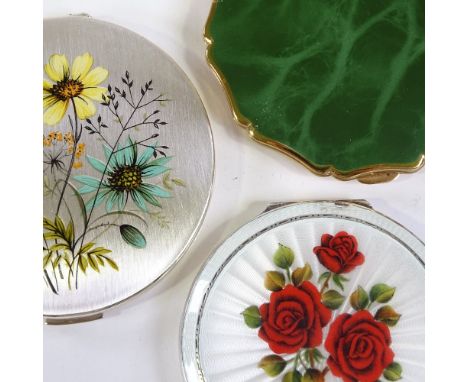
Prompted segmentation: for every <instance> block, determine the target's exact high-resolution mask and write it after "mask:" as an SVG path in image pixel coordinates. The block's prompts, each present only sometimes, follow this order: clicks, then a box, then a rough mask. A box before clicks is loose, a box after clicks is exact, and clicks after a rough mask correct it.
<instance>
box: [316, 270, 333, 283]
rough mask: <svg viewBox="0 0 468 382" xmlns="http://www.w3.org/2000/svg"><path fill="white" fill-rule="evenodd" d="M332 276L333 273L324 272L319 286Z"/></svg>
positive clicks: (319, 280)
mask: <svg viewBox="0 0 468 382" xmlns="http://www.w3.org/2000/svg"><path fill="white" fill-rule="evenodd" d="M330 275H331V272H323V273H322V274H321V275H320V277H319V279H318V282H319V284H320V283H321V282H323V281H325V280H326V279H327V278H328V277H330Z"/></svg>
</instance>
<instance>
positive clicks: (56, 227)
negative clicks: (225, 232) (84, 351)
mask: <svg viewBox="0 0 468 382" xmlns="http://www.w3.org/2000/svg"><path fill="white" fill-rule="evenodd" d="M43 78H44V82H43V94H44V95H43V106H44V128H43V129H44V130H43V134H44V136H43V153H44V219H43V239H44V240H43V276H44V298H43V301H44V315H45V318H46V321H47V322H48V323H68V322H77V321H83V320H89V319H93V318H98V317H100V316H102V312H103V310H105V309H107V308H109V307H111V306H114V305H116V304H118V303H120V302H122V301H124V300H126V299H128V298H130V297H131V296H133V295H135V294H137V293H139V292H140V291H142V290H143V289H145V288H146V287H147V286H149V285H150V284H152V283H154V282H155V281H157V280H159V279H160V278H161V277H162V276H163V275H165V274H166V273H167V272H168V271H169V270H170V269H171V268H172V267H173V266H174V264H175V263H176V262H177V261H178V260H179V259H180V257H181V256H182V254H183V253H184V252H185V251H186V249H187V248H188V246H189V244H190V243H191V242H192V240H193V239H194V237H195V235H196V233H197V231H198V228H199V227H200V225H201V222H202V221H203V217H204V215H205V211H206V208H207V205H208V201H209V197H210V193H211V186H212V180H213V170H214V154H213V142H212V137H211V130H210V125H209V121H208V117H207V114H206V112H205V108H204V106H203V104H202V102H201V100H200V97H199V96H198V94H197V91H196V90H195V88H194V86H193V85H192V83H191V82H190V80H189V79H188V77H187V76H186V75H185V74H184V73H183V71H182V70H181V69H180V68H179V67H178V66H177V64H176V63H175V62H174V61H173V60H172V59H171V58H170V57H169V56H167V55H166V54H165V53H164V52H163V51H162V50H160V49H159V48H158V47H156V46H155V45H153V44H152V43H150V42H149V41H148V40H146V39H144V38H142V37H140V36H138V35H136V34H134V33H132V32H130V31H128V30H126V29H124V28H121V27H119V26H116V25H112V24H109V23H105V22H102V21H98V20H94V19H92V18H90V17H84V16H69V17H65V18H57V19H48V20H45V21H44V77H43Z"/></svg>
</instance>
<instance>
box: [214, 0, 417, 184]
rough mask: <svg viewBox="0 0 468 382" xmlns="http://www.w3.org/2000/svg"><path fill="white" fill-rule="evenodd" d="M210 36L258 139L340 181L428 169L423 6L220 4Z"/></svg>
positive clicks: (217, 67)
mask: <svg viewBox="0 0 468 382" xmlns="http://www.w3.org/2000/svg"><path fill="white" fill-rule="evenodd" d="M205 38H206V41H207V42H208V51H207V56H208V61H209V63H210V65H211V66H212V68H213V69H214V71H215V73H216V75H217V76H218V78H219V79H220V81H221V83H222V84H223V86H224V87H225V89H226V91H227V94H228V97H229V100H230V103H231V106H232V111H233V114H234V117H235V119H236V121H237V122H238V123H239V124H240V125H241V126H243V127H245V128H246V129H248V131H249V133H250V136H251V137H252V138H253V139H255V140H256V141H258V142H260V143H262V144H265V145H268V146H270V147H273V148H275V149H278V150H280V151H281V152H283V153H285V154H287V155H289V156H290V157H292V158H294V159H296V160H297V161H299V162H300V163H302V164H303V165H305V166H306V167H308V168H309V169H310V170H311V171H313V172H314V173H316V174H318V175H324V176H326V175H332V176H334V177H336V178H339V179H343V180H349V179H358V180H360V181H362V182H368V183H375V182H381V181H388V180H391V179H393V178H395V177H396V176H397V175H398V174H399V173H409V172H414V171H416V170H418V169H420V168H421V167H422V166H423V164H424V1H423V0H393V1H383V0H364V1H320V0H296V1H289V0H277V1H271V0H222V1H214V2H213V6H212V10H211V14H210V16H209V19H208V22H207V25H206V31H205Z"/></svg>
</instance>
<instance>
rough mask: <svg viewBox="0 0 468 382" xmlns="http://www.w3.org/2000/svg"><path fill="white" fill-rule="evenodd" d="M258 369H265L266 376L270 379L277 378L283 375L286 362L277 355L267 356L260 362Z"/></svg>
mask: <svg viewBox="0 0 468 382" xmlns="http://www.w3.org/2000/svg"><path fill="white" fill-rule="evenodd" d="M258 367H259V368H261V369H263V371H264V372H265V374H266V375H268V376H269V377H276V376H277V375H279V374H281V373H282V371H283V370H284V368H285V367H286V361H285V360H284V359H283V358H282V357H280V356H279V355H276V354H272V355H267V356H266V357H263V358H262V359H261V360H260V362H259V363H258Z"/></svg>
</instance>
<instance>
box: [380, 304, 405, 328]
mask: <svg viewBox="0 0 468 382" xmlns="http://www.w3.org/2000/svg"><path fill="white" fill-rule="evenodd" d="M400 317H401V314H398V313H397V312H396V311H395V310H394V309H393V308H392V307H391V306H390V305H385V306H383V307H381V308H380V309H379V310H378V311H377V313H376V314H375V319H376V320H377V321H381V322H383V323H384V324H386V325H387V326H390V327H393V326H395V325H396V324H398V321H399V320H400Z"/></svg>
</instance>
